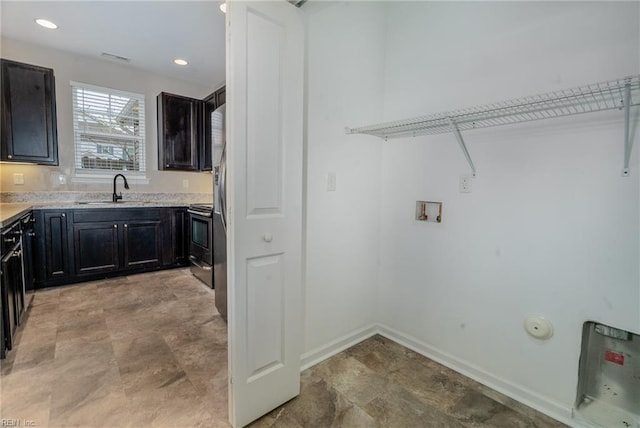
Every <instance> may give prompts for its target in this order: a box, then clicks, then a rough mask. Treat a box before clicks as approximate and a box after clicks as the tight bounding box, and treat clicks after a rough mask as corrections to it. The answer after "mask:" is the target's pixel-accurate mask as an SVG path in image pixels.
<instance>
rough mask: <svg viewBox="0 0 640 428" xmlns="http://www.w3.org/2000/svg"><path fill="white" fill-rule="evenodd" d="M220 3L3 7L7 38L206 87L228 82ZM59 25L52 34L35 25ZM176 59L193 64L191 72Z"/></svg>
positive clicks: (23, 3) (53, 3) (30, 3)
mask: <svg viewBox="0 0 640 428" xmlns="http://www.w3.org/2000/svg"><path fill="white" fill-rule="evenodd" d="M219 4H220V1H217V0H211V1H88V0H83V1H51V0H50V1H24V0H22V1H6V0H2V2H1V3H0V8H1V15H2V27H1V34H2V37H7V38H10V39H15V40H21V41H25V42H30V43H33V44H37V45H41V46H47V47H51V48H55V49H61V50H64V51H67V52H72V53H76V54H81V55H86V56H90V57H97V58H100V57H101V53H102V52H107V53H110V54H114V55H118V56H122V57H126V58H130V59H131V62H129V63H128V64H127V63H122V62H119V61H116V60H106V59H105V61H116V62H119V63H121V64H122V65H127V66H130V67H134V68H137V69H141V70H145V71H150V72H153V73H157V74H160V75H164V76H169V77H173V78H176V79H181V80H186V81H190V82H193V83H198V84H202V85H206V86H211V87H213V86H215V85H217V84H219V83H221V82H223V81H224V80H225V40H224V37H225V36H224V14H223V13H222V12H220V9H219V7H218V5H219ZM36 18H45V19H48V20H50V21H53V22H54V23H56V24H57V25H58V29H57V30H47V29H45V28H43V27H40V26H39V25H37V24H36V23H35V22H34V19H36ZM175 58H183V59H186V60H187V61H189V65H187V66H186V67H180V66H177V65H175V64H174V63H173V60H174V59H175Z"/></svg>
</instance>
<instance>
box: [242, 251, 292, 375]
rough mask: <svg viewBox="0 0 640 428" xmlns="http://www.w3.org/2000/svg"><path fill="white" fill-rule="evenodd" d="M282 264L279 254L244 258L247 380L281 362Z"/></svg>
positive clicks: (282, 327)
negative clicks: (248, 361) (249, 359)
mask: <svg viewBox="0 0 640 428" xmlns="http://www.w3.org/2000/svg"><path fill="white" fill-rule="evenodd" d="M283 265H284V263H283V260H282V255H280V254H278V255H273V256H266V257H258V258H256V259H253V260H249V261H248V262H247V304H248V308H247V320H246V323H247V326H248V329H247V331H248V333H249V348H248V351H249V355H251V357H252V361H251V363H250V368H251V371H250V373H249V382H254V381H256V380H258V378H259V377H261V376H264V375H268V374H269V373H270V372H271V371H272V370H276V369H279V368H281V367H282V365H283V364H284V354H283V349H282V344H283V343H284V316H283V315H284V313H283V310H282V309H283V307H282V302H283V301H284V293H283V292H284V289H283V282H284V281H283V272H282V270H283V268H284V266H283Z"/></svg>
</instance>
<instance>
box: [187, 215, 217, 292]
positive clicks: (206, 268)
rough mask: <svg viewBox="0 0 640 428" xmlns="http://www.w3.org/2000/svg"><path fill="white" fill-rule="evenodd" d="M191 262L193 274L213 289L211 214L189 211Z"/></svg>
mask: <svg viewBox="0 0 640 428" xmlns="http://www.w3.org/2000/svg"><path fill="white" fill-rule="evenodd" d="M189 261H190V262H191V272H192V273H193V274H194V275H195V276H196V277H198V278H199V279H200V280H202V281H203V282H204V283H205V284H207V285H209V286H210V287H213V270H212V264H213V218H212V214H211V213H200V212H196V211H193V210H189Z"/></svg>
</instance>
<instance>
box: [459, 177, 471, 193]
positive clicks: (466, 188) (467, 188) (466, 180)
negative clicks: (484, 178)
mask: <svg viewBox="0 0 640 428" xmlns="http://www.w3.org/2000/svg"><path fill="white" fill-rule="evenodd" d="M472 179H473V177H472V176H471V175H469V174H463V175H461V176H460V186H459V188H458V190H459V191H460V193H471V180H472Z"/></svg>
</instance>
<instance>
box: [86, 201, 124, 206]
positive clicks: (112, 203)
mask: <svg viewBox="0 0 640 428" xmlns="http://www.w3.org/2000/svg"><path fill="white" fill-rule="evenodd" d="M130 202H133V201H120V202H112V201H76V205H120V204H126V203H130Z"/></svg>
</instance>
